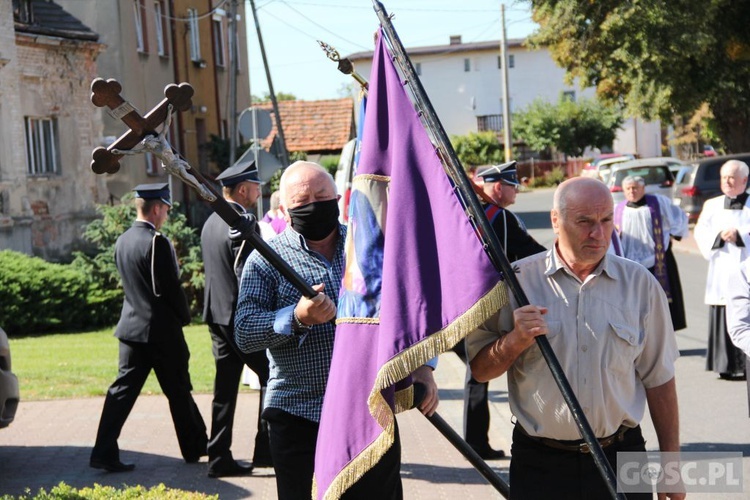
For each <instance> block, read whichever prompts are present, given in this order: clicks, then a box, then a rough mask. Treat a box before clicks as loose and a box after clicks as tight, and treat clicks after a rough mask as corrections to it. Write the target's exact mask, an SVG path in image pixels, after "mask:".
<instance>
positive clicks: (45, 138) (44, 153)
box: [24, 116, 60, 175]
mask: <svg viewBox="0 0 750 500" xmlns="http://www.w3.org/2000/svg"><path fill="white" fill-rule="evenodd" d="M24 124H25V126H26V165H27V170H26V171H27V172H28V174H29V175H49V174H59V173H60V159H59V152H60V147H59V143H58V140H57V120H56V119H54V118H34V117H31V116H27V117H24Z"/></svg>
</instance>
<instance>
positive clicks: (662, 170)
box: [606, 158, 675, 204]
mask: <svg viewBox="0 0 750 500" xmlns="http://www.w3.org/2000/svg"><path fill="white" fill-rule="evenodd" d="M631 175H632V176H636V175H639V176H641V177H643V179H644V180H645V181H646V193H648V194H654V193H656V194H661V195H664V196H666V197H667V198H669V199H670V200H671V199H672V196H673V194H674V189H675V186H674V177H673V176H672V172H670V170H669V163H668V162H667V161H665V160H664V159H662V158H644V159H642V160H633V161H626V162H623V163H618V164H617V165H613V166H612V171H611V172H610V175H609V178H608V179H607V182H606V184H607V187H608V188H609V191H610V192H611V193H612V199H613V200H614V202H615V204H617V203H619V202H620V201H622V200H624V199H625V193H623V191H622V180H623V179H625V177H628V176H631Z"/></svg>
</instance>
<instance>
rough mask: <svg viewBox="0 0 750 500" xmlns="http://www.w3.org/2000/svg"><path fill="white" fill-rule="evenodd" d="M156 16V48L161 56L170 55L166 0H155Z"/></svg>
mask: <svg viewBox="0 0 750 500" xmlns="http://www.w3.org/2000/svg"><path fill="white" fill-rule="evenodd" d="M154 17H155V20H156V48H157V51H158V52H159V55H160V56H168V55H169V49H168V47H169V42H168V41H167V37H168V34H169V24H168V23H167V17H166V15H165V8H164V0H157V1H156V2H154Z"/></svg>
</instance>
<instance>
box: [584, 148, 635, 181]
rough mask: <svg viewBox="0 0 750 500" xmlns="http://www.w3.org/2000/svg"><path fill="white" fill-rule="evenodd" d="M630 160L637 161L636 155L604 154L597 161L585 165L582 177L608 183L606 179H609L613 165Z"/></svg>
mask: <svg viewBox="0 0 750 500" xmlns="http://www.w3.org/2000/svg"><path fill="white" fill-rule="evenodd" d="M629 160H635V155H631V154H619V153H608V154H603V155H601V156H600V157H599V158H597V159H596V160H594V161H592V162H590V163H587V164H586V165H584V166H583V170H581V176H583V177H593V178H595V179H601V180H602V181H605V182H606V177H608V175H609V170H610V168H611V167H612V165H614V164H616V163H622V162H624V161H629Z"/></svg>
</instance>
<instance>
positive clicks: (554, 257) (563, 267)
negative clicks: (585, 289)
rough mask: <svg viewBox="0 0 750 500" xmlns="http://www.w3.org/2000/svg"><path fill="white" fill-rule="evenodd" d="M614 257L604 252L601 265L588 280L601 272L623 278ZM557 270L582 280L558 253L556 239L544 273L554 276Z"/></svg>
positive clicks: (611, 276) (614, 277)
mask: <svg viewBox="0 0 750 500" xmlns="http://www.w3.org/2000/svg"><path fill="white" fill-rule="evenodd" d="M613 257H614V256H612V255H610V254H609V253H606V254H604V258H603V259H602V260H601V262H599V265H598V266H596V269H594V270H593V271H592V272H591V274H589V277H588V278H587V280H588V279H591V278H592V277H596V276H598V275H600V274H606V275H607V276H609V277H610V278H612V279H614V280H618V279H621V278H622V276H621V273H620V270H619V268H618V267H617V266H615V265H614V263H613V262H612V259H613ZM557 272H564V273H566V274H568V275H570V276H571V277H573V278H575V279H576V280H579V281H580V279H579V278H578V276H577V275H576V274H575V273H574V272H573V270H572V269H570V267H568V265H567V264H566V263H565V261H564V260H563V259H562V257H560V255H559V254H558V252H557V241H555V244H554V245H553V247H552V250H549V251H548V252H547V268H546V269H545V271H544V275H545V276H552V275H553V274H555V273H557Z"/></svg>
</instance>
